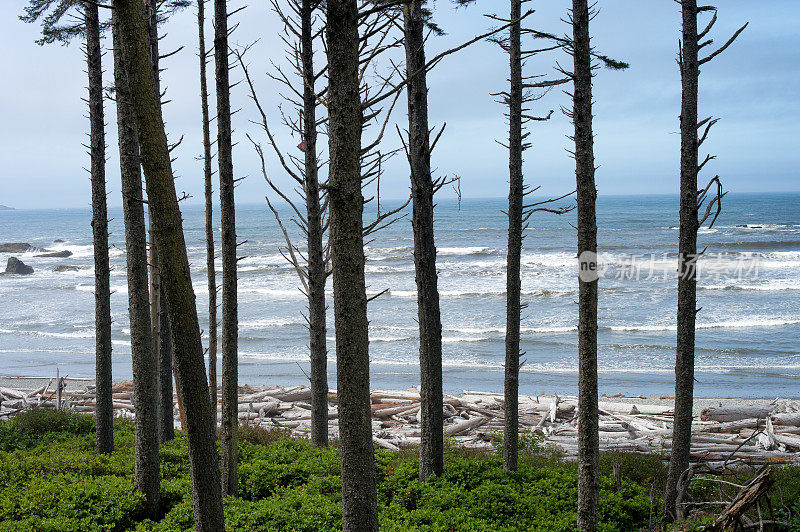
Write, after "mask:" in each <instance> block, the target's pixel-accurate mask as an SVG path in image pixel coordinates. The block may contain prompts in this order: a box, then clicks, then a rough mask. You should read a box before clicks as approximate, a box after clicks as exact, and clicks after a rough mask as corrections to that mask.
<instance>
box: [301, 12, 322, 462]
mask: <svg viewBox="0 0 800 532" xmlns="http://www.w3.org/2000/svg"><path fill="white" fill-rule="evenodd" d="M317 4H318V2H316V1H315V0H302V5H301V8H300V23H301V24H300V25H301V36H300V47H301V61H302V69H303V80H304V83H303V140H304V141H305V143H306V148H305V175H304V179H305V189H306V190H305V195H306V215H307V218H308V219H307V223H308V323H309V336H310V338H309V347H310V352H311V441H312V443H313V444H314V445H317V446H319V447H325V446H327V445H328V348H327V345H326V338H325V336H326V327H327V325H326V323H325V319H326V316H325V280H326V278H327V273H326V272H325V257H324V250H323V246H322V237H323V234H322V233H323V228H322V209H321V207H320V193H319V161H318V160H317V97H316V93H315V88H314V37H313V27H312V23H313V13H314V6H315V5H317Z"/></svg>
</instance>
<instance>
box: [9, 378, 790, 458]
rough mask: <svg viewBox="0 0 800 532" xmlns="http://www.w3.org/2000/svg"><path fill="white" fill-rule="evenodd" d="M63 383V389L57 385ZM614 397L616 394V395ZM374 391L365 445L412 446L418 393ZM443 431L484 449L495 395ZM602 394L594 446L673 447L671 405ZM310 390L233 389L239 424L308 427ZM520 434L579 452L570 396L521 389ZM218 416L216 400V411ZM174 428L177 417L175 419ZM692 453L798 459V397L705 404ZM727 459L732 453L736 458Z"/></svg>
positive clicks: (64, 401)
mask: <svg viewBox="0 0 800 532" xmlns="http://www.w3.org/2000/svg"><path fill="white" fill-rule="evenodd" d="M52 384H53V383H52V382H51V383H49V384H48V385H47V386H44V387H39V388H36V389H32V390H20V389H14V388H9V387H0V419H7V418H8V417H10V416H11V415H13V414H15V413H17V412H21V411H24V410H26V409H30V408H58V399H57V391H58V386H55V387H52V388H51V385H52ZM62 390H63V389H62ZM112 392H113V405H114V410H115V414H116V415H117V416H121V417H127V418H130V417H133V416H135V409H134V406H133V386H132V384H131V383H130V382H118V383H116V384H114V386H113V389H112ZM617 397H618V396H617ZM371 398H372V426H373V436H374V437H373V442H374V444H375V445H376V446H378V447H380V448H383V449H390V450H397V449H403V448H408V447H412V446H415V445H418V444H419V441H420V424H419V414H420V396H419V390H417V389H416V388H411V389H408V390H375V391H373V392H372V394H371ZM443 399H444V400H443V404H442V413H443V416H444V420H445V426H444V430H445V434H446V435H447V437H448V438H450V439H451V440H452V441H453V442H454V443H455V444H457V445H460V446H463V447H467V448H476V449H487V450H488V449H492V445H493V443H492V442H493V441H496V440H497V439H498V436H499V435H500V434H501V432H502V430H503V396H502V395H501V394H493V393H487V392H474V391H468V392H463V393H457V394H453V393H451V394H445V395H444V398H443ZM642 399H643V400H642V401H641V402H640V401H638V400H636V401H635V402H623V401H620V400H615V401H611V400H604V401H600V402H599V405H598V406H599V414H600V419H599V428H600V448H601V450H602V451H604V452H609V451H623V452H631V453H662V454H666V453H668V452H669V450H670V449H671V447H672V406H671V405H655V404H648V403H647V402H646V399H644V398H642ZM310 400H311V389H310V388H309V387H308V386H292V387H278V386H247V385H245V386H240V387H239V422H240V423H241V424H246V425H251V426H256V427H262V428H266V429H270V428H281V429H287V430H291V432H292V433H293V434H295V435H297V436H300V437H308V436H309V435H310V434H311V412H310V408H311V407H310V404H309V401H310ZM328 401H329V413H328V417H329V420H330V422H329V427H330V434H329V435H330V437H331V438H337V437H338V411H337V397H336V391H335V390H331V391H330V392H329V394H328ZM94 404H95V393H94V387H93V386H87V387H85V388H84V389H80V390H72V389H67V390H63V391H62V398H61V406H62V408H66V409H70V410H73V411H76V412H85V413H92V412H93V411H94ZM519 413H520V415H519V431H520V432H521V433H526V432H527V433H530V432H536V433H539V434H541V435H542V437H543V443H544V445H546V446H549V447H552V448H554V449H557V450H558V451H559V452H561V453H562V454H563V455H564V456H565V457H566V458H574V457H576V456H577V450H578V445H577V435H578V427H577V421H576V419H577V398H575V397H568V396H520V398H519ZM217 415H218V418H219V407H218V412H217ZM175 424H176V426H178V427H179V426H180V418H179V417H178V416H176V418H175ZM691 456H692V460H693V461H696V462H703V463H704V464H725V465H731V464H733V463H742V462H746V463H749V464H775V463H787V464H788V463H795V464H800V402H797V401H788V400H776V401H773V402H772V403H771V404H768V405H740V404H737V405H732V406H719V407H709V408H706V409H704V410H703V411H702V412H701V413H700V416H699V417H697V418H695V420H694V422H693V426H692V445H691ZM734 456H735V457H734Z"/></svg>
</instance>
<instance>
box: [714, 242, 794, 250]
mask: <svg viewBox="0 0 800 532" xmlns="http://www.w3.org/2000/svg"><path fill="white" fill-rule="evenodd" d="M713 247H717V248H727V249H753V250H760V249H800V241H799V240H753V241H739V242H715V243H714V244H713Z"/></svg>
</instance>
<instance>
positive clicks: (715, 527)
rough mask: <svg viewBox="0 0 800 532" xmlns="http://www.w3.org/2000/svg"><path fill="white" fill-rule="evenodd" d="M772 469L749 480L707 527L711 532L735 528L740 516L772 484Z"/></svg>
mask: <svg viewBox="0 0 800 532" xmlns="http://www.w3.org/2000/svg"><path fill="white" fill-rule="evenodd" d="M771 473H772V469H771V468H769V467H767V468H765V469H764V470H762V471H761V472H760V473H759V474H758V475H756V476H755V478H753V479H752V480H751V481H750V482H748V483H747V484H746V485H745V486H744V487H743V488H742V489H741V490H740V491H739V493H738V494H737V495H736V497H735V498H734V499H733V500H732V501H731V502H730V503H729V504H728V506H727V507H726V508H725V510H724V511H723V512H722V514H720V516H719V517H718V518H717V520H716V521H714V523H712V524H711V525H709V526H707V527H706V530H708V531H710V532H722V531H724V530H733V529H734V528H735V527H736V525H737V524H738V522H739V518H740V516H741V515H742V514H743V513H744V512H746V511H747V509H748V508H750V507H751V506H752V505H753V504H755V503H756V502H758V500H759V499H761V497H763V496H764V494H766V493H767V491H768V490H769V487H770V485H772V478H771V476H770V475H771Z"/></svg>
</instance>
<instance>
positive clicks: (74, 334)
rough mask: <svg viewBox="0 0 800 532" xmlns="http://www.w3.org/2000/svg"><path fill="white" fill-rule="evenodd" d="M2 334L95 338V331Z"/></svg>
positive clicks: (12, 332) (0, 330)
mask: <svg viewBox="0 0 800 532" xmlns="http://www.w3.org/2000/svg"><path fill="white" fill-rule="evenodd" d="M0 334H21V335H25V336H45V337H47V338H65V339H67V338H94V331H84V332H81V331H74V332H51V331H31V330H19V329H17V330H13V329H0Z"/></svg>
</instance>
